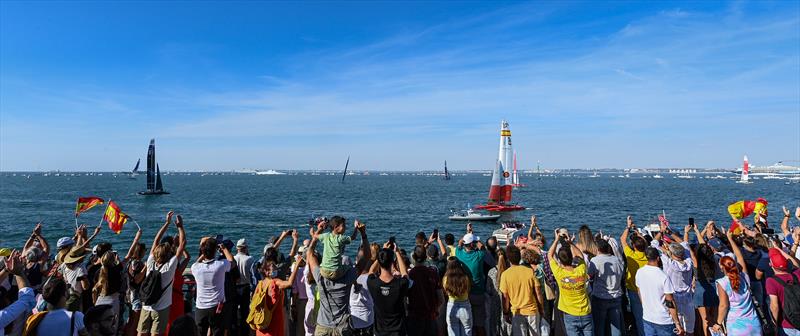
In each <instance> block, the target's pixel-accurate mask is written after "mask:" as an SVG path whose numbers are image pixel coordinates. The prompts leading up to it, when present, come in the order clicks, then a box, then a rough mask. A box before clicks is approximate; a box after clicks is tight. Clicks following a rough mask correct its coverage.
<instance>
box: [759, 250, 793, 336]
mask: <svg viewBox="0 0 800 336" xmlns="http://www.w3.org/2000/svg"><path fill="white" fill-rule="evenodd" d="M798 243H800V242H796V241H795V242H793V243H792V250H795V249H796V248H797V245H798ZM789 260H791V261H792V264H794V268H795V271H794V272H791V273H789V262H788V261H789ZM769 263H770V266H771V267H772V270H773V271H774V272H775V276H773V277H770V278H768V279H767V281H766V283H765V287H766V289H767V295H769V303H770V305H769V310H770V312H771V313H772V318H773V321H775V325H776V326H780V327H781V328H782V329H783V332H784V334H785V335H787V336H797V335H800V262H798V260H797V259H796V258H795V257H794V253H791V254H789V253H786V252H784V251H783V250H781V249H779V248H774V247H773V248H771V249H769Z"/></svg>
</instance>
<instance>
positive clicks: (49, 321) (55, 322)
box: [36, 309, 85, 336]
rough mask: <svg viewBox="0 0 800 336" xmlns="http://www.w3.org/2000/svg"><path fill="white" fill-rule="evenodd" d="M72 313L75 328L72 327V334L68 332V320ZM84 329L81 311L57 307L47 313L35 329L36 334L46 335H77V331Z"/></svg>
mask: <svg viewBox="0 0 800 336" xmlns="http://www.w3.org/2000/svg"><path fill="white" fill-rule="evenodd" d="M72 314H75V328H73V332H72V335H70V334H69V329H70V325H69V321H70V320H71V319H72ZM83 329H85V327H84V326H83V313H81V312H74V313H72V312H68V311H66V310H65V309H57V310H53V311H50V312H48V313H47V315H45V316H44V318H43V319H42V321H41V322H39V327H38V328H37V329H36V333H37V334H38V335H47V336H77V335H78V331H81V330H83Z"/></svg>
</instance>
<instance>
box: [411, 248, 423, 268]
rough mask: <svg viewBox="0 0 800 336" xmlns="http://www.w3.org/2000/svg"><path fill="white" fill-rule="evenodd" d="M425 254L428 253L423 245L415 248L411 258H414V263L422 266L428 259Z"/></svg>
mask: <svg viewBox="0 0 800 336" xmlns="http://www.w3.org/2000/svg"><path fill="white" fill-rule="evenodd" d="M425 252H427V251H425V248H424V247H422V246H421V245H417V246H416V247H414V252H413V253H411V257H412V258H414V262H416V263H418V264H421V263H423V262H425V259H427V255H426V253H425Z"/></svg>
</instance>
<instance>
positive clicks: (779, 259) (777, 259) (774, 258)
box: [769, 247, 789, 270]
mask: <svg viewBox="0 0 800 336" xmlns="http://www.w3.org/2000/svg"><path fill="white" fill-rule="evenodd" d="M769 261H770V263H772V267H774V268H777V269H782V270H785V269H786V268H787V267H788V266H789V262H788V260H786V257H784V256H783V254H782V253H781V251H778V249H776V248H774V247H773V248H771V249H769Z"/></svg>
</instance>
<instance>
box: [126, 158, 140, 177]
mask: <svg viewBox="0 0 800 336" xmlns="http://www.w3.org/2000/svg"><path fill="white" fill-rule="evenodd" d="M141 161H142V159H137V160H136V166H134V167H133V171H131V174H130V176H128V178H131V179H134V180H135V179H136V176H139V163H140V162H141Z"/></svg>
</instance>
